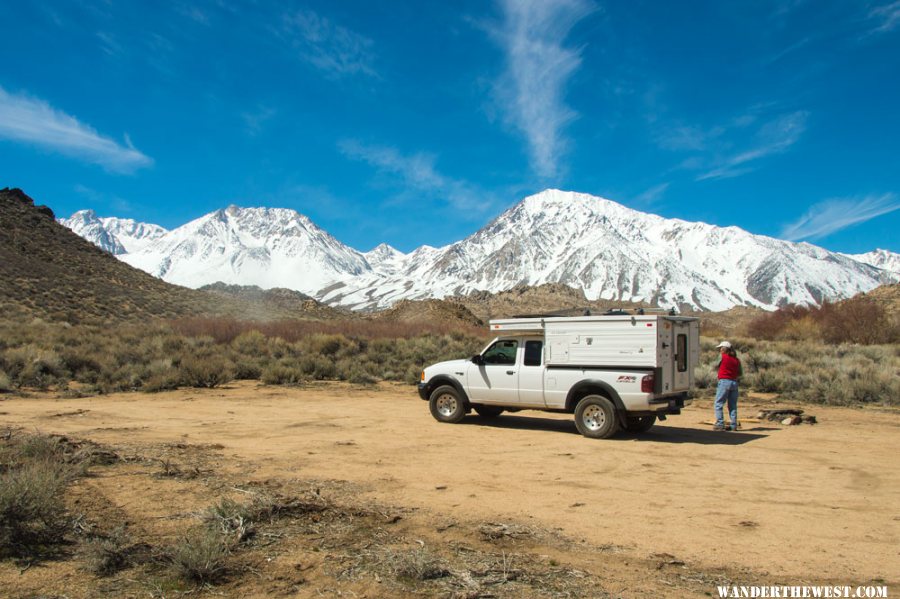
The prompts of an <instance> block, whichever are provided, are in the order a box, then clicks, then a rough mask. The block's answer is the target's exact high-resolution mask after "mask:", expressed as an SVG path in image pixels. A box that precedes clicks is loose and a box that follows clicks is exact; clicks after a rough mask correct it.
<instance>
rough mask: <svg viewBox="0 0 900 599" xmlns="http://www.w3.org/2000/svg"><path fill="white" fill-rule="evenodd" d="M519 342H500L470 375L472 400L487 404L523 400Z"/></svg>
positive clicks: (470, 370)
mask: <svg viewBox="0 0 900 599" xmlns="http://www.w3.org/2000/svg"><path fill="white" fill-rule="evenodd" d="M518 352H519V340H518V339H498V340H497V341H496V342H494V344H493V345H491V346H490V347H489V348H487V349H486V350H485V351H484V353H482V354H481V357H482V359H483V361H484V363H483V364H474V363H470V364H469V367H468V372H467V377H466V379H467V383H468V388H469V399H470V400H472V401H474V402H476V403H480V402H484V403H507V404H509V403H517V402H518V400H519V387H518V385H519V377H518V376H517V373H518V369H519V364H518V362H517V357H518Z"/></svg>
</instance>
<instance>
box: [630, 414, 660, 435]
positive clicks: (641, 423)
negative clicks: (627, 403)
mask: <svg viewBox="0 0 900 599" xmlns="http://www.w3.org/2000/svg"><path fill="white" fill-rule="evenodd" d="M655 423H656V416H628V417H627V418H625V430H626V431H628V432H629V433H646V432H647V431H649V430H650V427H652V426H653V425H654V424H655Z"/></svg>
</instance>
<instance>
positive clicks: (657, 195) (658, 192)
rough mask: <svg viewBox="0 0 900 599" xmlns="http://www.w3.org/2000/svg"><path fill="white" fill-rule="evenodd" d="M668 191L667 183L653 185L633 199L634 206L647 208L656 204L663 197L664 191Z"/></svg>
mask: <svg viewBox="0 0 900 599" xmlns="http://www.w3.org/2000/svg"><path fill="white" fill-rule="evenodd" d="M667 189H669V183H660V184H659V185H654V186H653V187H651V188H650V189H647V190H645V191H643V192H642V193H640V194H638V195H637V196H635V198H634V200H633V201H634V204H635V205H637V206H641V207H645V208H646V207H649V206H652V205H653V204H655V203H656V202H658V201H659V200H660V199H661V198H662V197H663V195H665V193H666V190H667Z"/></svg>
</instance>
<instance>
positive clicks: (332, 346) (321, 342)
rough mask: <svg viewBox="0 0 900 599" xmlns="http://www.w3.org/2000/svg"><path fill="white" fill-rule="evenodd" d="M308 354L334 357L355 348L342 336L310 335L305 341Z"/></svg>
mask: <svg viewBox="0 0 900 599" xmlns="http://www.w3.org/2000/svg"><path fill="white" fill-rule="evenodd" d="M305 345H306V347H307V348H309V349H308V351H309V352H311V353H314V354H320V355H322V356H336V355H337V354H338V353H343V354H345V355H346V353H347V352H353V351H355V350H357V349H358V348H357V346H356V345H355V344H354V343H353V342H352V341H351V340H349V339H347V338H346V337H344V336H343V335H321V334H317V335H311V336H310V337H309V338H308V339H306V340H305Z"/></svg>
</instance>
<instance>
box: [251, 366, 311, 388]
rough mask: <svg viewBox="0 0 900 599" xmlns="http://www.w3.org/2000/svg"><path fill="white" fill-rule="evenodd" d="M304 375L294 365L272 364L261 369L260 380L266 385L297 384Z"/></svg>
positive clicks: (303, 379)
mask: <svg viewBox="0 0 900 599" xmlns="http://www.w3.org/2000/svg"><path fill="white" fill-rule="evenodd" d="M305 380H306V375H305V374H304V373H303V371H302V370H300V369H299V368H297V367H296V366H289V365H286V364H272V365H270V366H267V367H266V368H264V369H263V371H262V382H264V383H265V384H267V385H299V384H300V383H302V382H303V381H305Z"/></svg>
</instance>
